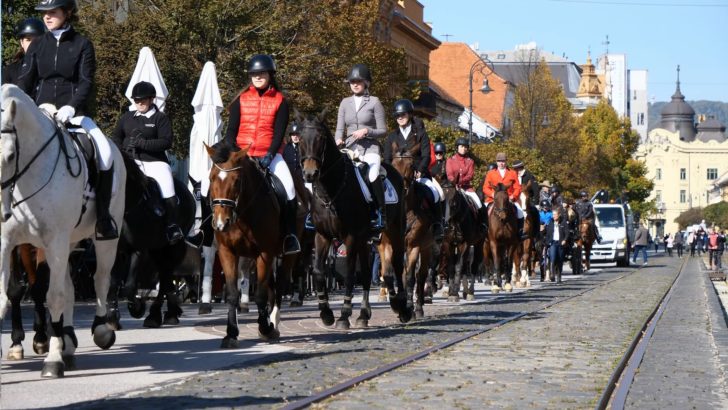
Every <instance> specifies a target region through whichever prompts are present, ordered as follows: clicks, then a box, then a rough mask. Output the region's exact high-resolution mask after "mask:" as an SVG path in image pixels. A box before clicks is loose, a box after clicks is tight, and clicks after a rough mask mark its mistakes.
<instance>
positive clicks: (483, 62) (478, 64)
mask: <svg viewBox="0 0 728 410" xmlns="http://www.w3.org/2000/svg"><path fill="white" fill-rule="evenodd" d="M486 68H487V70H486ZM492 72H493V62H492V61H490V60H489V59H488V57H480V58H478V60H477V61H475V63H473V65H471V66H470V75H469V76H468V84H469V86H470V87H469V89H468V91H469V92H470V107H469V108H470V118H469V119H468V144H470V145H472V144H473V75H474V74H475V73H481V74H483V85H482V86H481V87H480V90H479V91H480V92H481V93H483V94H488V93H489V92H491V91H493V89H492V88H490V85H489V84H488V76H489V75H490V73H492Z"/></svg>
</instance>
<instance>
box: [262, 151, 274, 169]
mask: <svg viewBox="0 0 728 410" xmlns="http://www.w3.org/2000/svg"><path fill="white" fill-rule="evenodd" d="M271 162H273V155H272V154H271V153H268V154H265V156H264V157H263V158H261V159H260V162H259V164H260V167H261V168H263V169H268V167H269V166H270V163H271Z"/></svg>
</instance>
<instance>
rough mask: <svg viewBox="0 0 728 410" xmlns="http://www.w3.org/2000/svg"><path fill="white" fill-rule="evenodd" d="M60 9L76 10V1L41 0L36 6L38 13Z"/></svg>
mask: <svg viewBox="0 0 728 410" xmlns="http://www.w3.org/2000/svg"><path fill="white" fill-rule="evenodd" d="M58 8H62V9H64V10H76V0H40V1H39V2H38V4H37V5H36V6H35V9H36V10H38V11H48V10H53V9H58Z"/></svg>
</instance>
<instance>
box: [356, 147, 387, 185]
mask: <svg viewBox="0 0 728 410" xmlns="http://www.w3.org/2000/svg"><path fill="white" fill-rule="evenodd" d="M359 160H360V161H364V162H366V163H367V164H369V175H368V177H369V182H374V181H376V180H377V178H379V167H381V166H382V157H381V156H380V155H379V154H377V153H376V152H369V153H366V154H364V155H360V156H359Z"/></svg>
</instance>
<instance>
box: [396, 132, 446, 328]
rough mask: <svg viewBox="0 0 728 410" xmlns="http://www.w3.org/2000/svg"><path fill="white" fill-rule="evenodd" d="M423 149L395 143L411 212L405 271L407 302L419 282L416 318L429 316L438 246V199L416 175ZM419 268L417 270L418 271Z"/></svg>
mask: <svg viewBox="0 0 728 410" xmlns="http://www.w3.org/2000/svg"><path fill="white" fill-rule="evenodd" d="M419 150H420V144H417V145H415V146H414V147H412V148H411V149H410V150H408V151H403V150H400V149H399V146H397V144H393V146H392V153H393V155H392V166H393V167H394V168H395V169H396V170H397V171H398V172H399V173H400V174H402V177H403V178H404V184H405V192H404V204H405V205H404V207H405V211H406V212H407V228H406V231H405V232H406V233H405V239H404V240H405V246H406V248H407V251H406V252H407V262H406V264H405V270H404V278H401V280H404V281H405V283H406V284H407V297H408V300H407V304H408V305H409V304H412V303H413V301H412V297H413V290H414V289H413V288H414V287H415V285H414V284H415V283H416V292H417V303H416V304H415V317H416V318H422V317H424V315H425V312H424V309H423V305H424V303H425V285H427V283H426V282H427V273H428V270H429V269H428V265H429V262H430V261H431V260H432V253H433V248H434V246H436V243H435V239H434V236H433V234H432V230H431V229H430V227H431V226H432V223H433V222H434V221H433V214H432V211H431V210H430V209H428V207H430V206H436V204H433V203H432V202H434V201H428V200H427V199H426V198H427V195H431V192H428V191H429V190H430V188H428V187H427V186H426V185H425V184H422V183H419V182H417V180H416V179H415V175H414V168H413V165H414V156H413V154H414V153H415V152H417V151H419ZM415 270H416V272H415Z"/></svg>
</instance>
